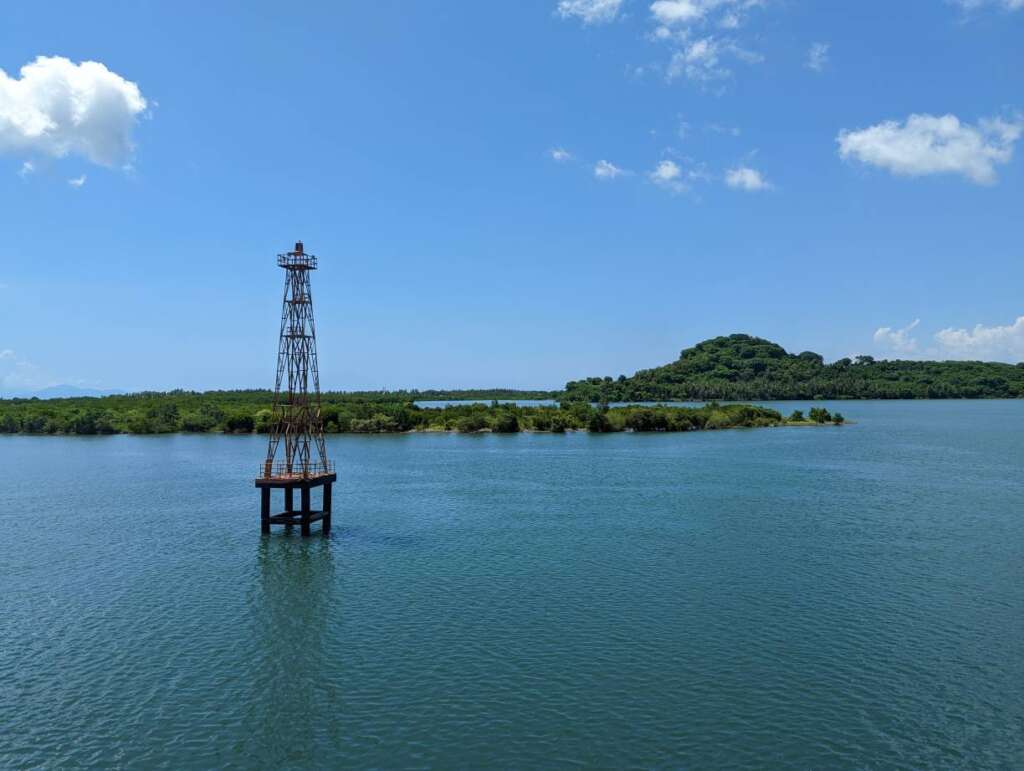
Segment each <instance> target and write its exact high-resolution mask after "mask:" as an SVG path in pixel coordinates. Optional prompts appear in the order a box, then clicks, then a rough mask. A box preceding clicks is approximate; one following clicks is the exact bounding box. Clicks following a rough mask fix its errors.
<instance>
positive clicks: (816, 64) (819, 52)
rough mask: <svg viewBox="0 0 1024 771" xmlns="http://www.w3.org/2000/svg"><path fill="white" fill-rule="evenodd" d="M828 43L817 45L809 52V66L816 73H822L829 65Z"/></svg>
mask: <svg viewBox="0 0 1024 771" xmlns="http://www.w3.org/2000/svg"><path fill="white" fill-rule="evenodd" d="M828 49H829V44H828V43H815V44H814V45H812V46H811V50H809V51H808V52H807V66H808V68H810V69H812V70H814V71H815V72H821V71H822V70H824V69H825V65H826V64H828Z"/></svg>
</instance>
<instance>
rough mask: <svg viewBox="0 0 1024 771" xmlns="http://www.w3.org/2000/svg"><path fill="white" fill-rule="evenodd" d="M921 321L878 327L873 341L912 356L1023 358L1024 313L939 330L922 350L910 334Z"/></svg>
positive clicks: (1013, 361) (982, 359)
mask: <svg viewBox="0 0 1024 771" xmlns="http://www.w3.org/2000/svg"><path fill="white" fill-rule="evenodd" d="M920 323H921V320H920V319H915V320H914V321H913V322H911V323H910V324H908V325H907V326H905V327H903V328H902V329H894V328H892V327H880V328H879V329H878V330H876V331H875V334H874V336H873V339H874V341H875V344H876V345H878V346H881V347H882V348H884V349H886V350H889V351H892V352H894V353H898V354H902V355H905V356H911V357H912V358H930V359H956V360H961V361H963V360H967V361H974V360H980V361H1008V362H1011V363H1017V362H1021V361H1024V316H1018V317H1017V319H1016V320H1015V321H1014V322H1013V323H1012V324H1006V325H995V326H987V325H985V324H975V325H974V327H973V328H971V329H963V328H960V329H956V328H954V327H946V328H945V329H940V330H939V331H938V332H936V333H935V334H934V335H933V336H932V339H933V340H934V341H935V343H934V345H932V346H929V347H928V348H926V349H922V348H921V347H920V345H919V343H918V340H917V338H915V337H914V336H913V335H912V334H911V333H912V332H913V331H914V330H915V329H916V328H917V327H918V325H919V324H920Z"/></svg>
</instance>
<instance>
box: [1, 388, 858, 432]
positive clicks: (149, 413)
mask: <svg viewBox="0 0 1024 771" xmlns="http://www.w3.org/2000/svg"><path fill="white" fill-rule="evenodd" d="M251 394H261V392H211V393H207V394H198V393H189V392H171V393H167V394H154V393H147V394H136V395H132V396H110V397H101V398H79V399H49V400H45V401H43V400H38V399H12V400H6V401H3V400H0V433H6V434H53V435H98V434H166V433H176V432H188V433H211V432H218V433H235V434H251V433H254V432H255V433H266V432H268V431H269V430H270V428H271V425H272V423H273V411H272V409H271V407H272V405H271V403H270V402H269V400H266V399H260V398H250V396H247V395H251ZM321 416H322V418H323V424H324V431H325V433H328V434H338V433H352V434H388V433H402V432H412V431H458V432H461V433H475V432H494V433H517V432H520V431H543V432H551V433H564V432H565V431H590V432H593V433H611V432H616V431H706V430H715V429H723V428H762V427H771V426H801V425H804V426H820V425H839V424H842V423H843V422H844V419H843V416H842V415H840V414H838V413H836V414H832V413H830V412H829V411H828V410H826V409H824V408H814V409H812V410H810V412H809V413H808V414H807V415H804V413H803V412H801V411H799V410H797V411H794V412H793V413H792V414H791V415H789V416H788V417H784V416H783V415H782V413H780V412H778V411H776V410H773V409H768V408H766V407H758V406H753V405H749V404H718V403H716V402H711V403H709V404H706V405H704V406H702V407H668V406H654V407H642V406H625V407H613V408H609V407H607V406H606V405H600V406H596V407H595V406H592V405H590V404H587V403H584V402H565V403H563V404H562V405H561V406H544V407H521V406H517V405H514V404H499V403H498V402H496V401H494V402H491V404H490V405H487V404H459V405H449V406H445V407H419V406H417V405H415V404H414V403H412V402H408V401H395V400H385V401H372V400H362V399H346V398H339V399H335V400H328V401H326V402H325V403H324V404H323V405H322V407H321Z"/></svg>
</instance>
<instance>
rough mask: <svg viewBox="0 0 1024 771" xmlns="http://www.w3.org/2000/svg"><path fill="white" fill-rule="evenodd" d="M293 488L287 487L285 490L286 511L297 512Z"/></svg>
mask: <svg viewBox="0 0 1024 771" xmlns="http://www.w3.org/2000/svg"><path fill="white" fill-rule="evenodd" d="M292 492H293V490H292V488H290V487H286V488H285V489H284V510H285V511H295V496H293V495H292Z"/></svg>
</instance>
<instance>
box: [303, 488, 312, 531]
mask: <svg viewBox="0 0 1024 771" xmlns="http://www.w3.org/2000/svg"><path fill="white" fill-rule="evenodd" d="M310 513H311V512H310V509H309V488H308V487H303V488H302V534H303V535H309V515H310Z"/></svg>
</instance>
